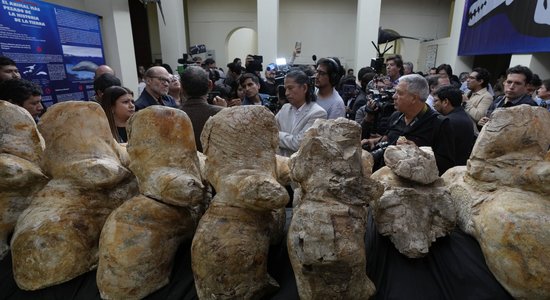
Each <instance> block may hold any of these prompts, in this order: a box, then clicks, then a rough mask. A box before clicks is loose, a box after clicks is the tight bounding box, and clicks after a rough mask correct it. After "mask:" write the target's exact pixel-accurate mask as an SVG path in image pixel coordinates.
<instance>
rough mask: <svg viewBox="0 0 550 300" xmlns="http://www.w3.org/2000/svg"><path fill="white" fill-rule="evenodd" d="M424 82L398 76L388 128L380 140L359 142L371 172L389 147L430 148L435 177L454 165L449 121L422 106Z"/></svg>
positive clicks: (373, 139) (382, 160)
mask: <svg viewBox="0 0 550 300" xmlns="http://www.w3.org/2000/svg"><path fill="white" fill-rule="evenodd" d="M427 98H428V82H427V81H426V79H424V77H422V76H420V75H417V74H411V75H405V76H402V77H401V78H400V79H399V84H398V85H397V87H396V89H395V94H394V95H393V100H394V105H395V109H396V110H397V111H396V112H394V113H393V114H392V115H391V118H390V123H389V124H390V127H389V129H388V131H387V133H386V134H385V135H384V136H382V137H380V138H371V139H364V140H362V141H361V144H363V145H364V146H365V147H367V148H368V150H369V151H371V154H372V155H373V157H374V160H375V165H374V167H373V171H376V170H377V169H379V168H381V167H382V166H384V151H385V150H386V148H387V147H388V146H389V145H396V144H414V145H417V146H418V147H421V146H429V147H432V149H433V152H434V155H435V160H436V163H437V168H438V169H439V174H440V175H441V174H443V173H444V172H445V171H447V169H449V168H451V167H453V166H455V165H456V163H455V153H454V149H455V147H454V134H453V131H452V128H451V125H450V123H449V119H446V118H444V117H442V116H440V115H439V114H438V113H437V112H435V111H433V110H432V109H430V107H429V106H428V105H427V104H426V99H427Z"/></svg>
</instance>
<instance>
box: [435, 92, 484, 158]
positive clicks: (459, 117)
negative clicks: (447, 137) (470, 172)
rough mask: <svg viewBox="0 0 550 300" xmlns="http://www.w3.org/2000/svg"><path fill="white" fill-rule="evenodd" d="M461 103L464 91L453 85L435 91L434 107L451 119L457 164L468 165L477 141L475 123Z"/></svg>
mask: <svg viewBox="0 0 550 300" xmlns="http://www.w3.org/2000/svg"><path fill="white" fill-rule="evenodd" d="M461 103H462V93H461V92H460V90H459V89H458V88H455V87H454V86H452V85H448V86H443V87H441V88H439V89H438V90H437V91H436V92H435V95H434V108H435V109H436V110H437V111H438V112H439V113H440V114H442V115H444V116H446V117H447V118H448V119H449V120H450V122H451V127H452V128H453V133H454V138H455V142H454V145H455V163H456V165H457V166H464V165H466V161H467V160H468V158H469V157H470V153H471V152H472V148H473V146H474V141H475V136H474V126H475V124H474V122H473V121H472V119H471V118H470V116H469V115H468V113H467V112H466V111H464V108H463V107H462V105H461Z"/></svg>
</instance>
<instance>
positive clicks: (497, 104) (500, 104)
mask: <svg viewBox="0 0 550 300" xmlns="http://www.w3.org/2000/svg"><path fill="white" fill-rule="evenodd" d="M507 100H508V98H506V96H500V97H498V98H496V99H495V101H493V103H492V104H491V106H490V107H489V109H487V115H491V114H492V113H493V111H495V109H497V108H506V107H513V106H517V105H521V104H527V105H531V106H538V105H537V103H536V102H535V101H534V100H533V98H531V95H529V94H525V95H523V96H521V97H517V98H516V99H513V100H509V101H507Z"/></svg>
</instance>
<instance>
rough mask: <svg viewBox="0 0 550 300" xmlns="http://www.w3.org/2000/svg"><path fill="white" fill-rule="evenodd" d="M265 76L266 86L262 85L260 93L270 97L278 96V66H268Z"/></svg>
mask: <svg viewBox="0 0 550 300" xmlns="http://www.w3.org/2000/svg"><path fill="white" fill-rule="evenodd" d="M264 74H265V80H264V85H260V93H263V94H267V95H270V96H277V82H276V81H275V77H276V75H277V66H276V65H275V64H269V65H267V67H266V68H265V73H264Z"/></svg>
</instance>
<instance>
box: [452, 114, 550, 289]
mask: <svg viewBox="0 0 550 300" xmlns="http://www.w3.org/2000/svg"><path fill="white" fill-rule="evenodd" d="M548 128H550V113H549V112H548V111H546V110H545V109H544V108H539V107H531V106H525V105H522V106H518V107H512V108H506V109H497V110H496V111H495V112H494V113H493V115H492V116H491V120H490V121H489V122H488V123H487V124H486V125H485V126H484V128H483V129H482V131H481V132H480V135H479V137H478V140H477V142H476V145H475V146H474V148H473V151H472V155H471V157H470V160H469V162H468V166H467V167H455V168H452V169H450V170H448V171H447V172H446V173H445V174H443V176H442V177H443V179H444V180H445V182H446V184H447V186H448V187H449V189H450V191H451V196H452V198H453V201H454V202H455V204H456V206H457V208H458V211H459V225H460V227H461V228H462V229H463V230H464V231H465V232H467V233H469V234H471V235H472V236H474V237H475V238H476V239H477V240H478V242H479V244H480V246H481V249H482V251H483V254H484V256H485V259H486V261H487V265H488V266H489V268H490V270H491V271H492V272H493V274H494V275H495V277H496V278H497V280H498V281H499V282H500V283H501V284H502V286H504V288H506V290H508V292H510V294H511V295H512V296H513V297H514V298H517V299H548V298H550V268H549V267H548V266H550V251H548V249H550V151H549V148H550V131H549V130H548Z"/></svg>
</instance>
